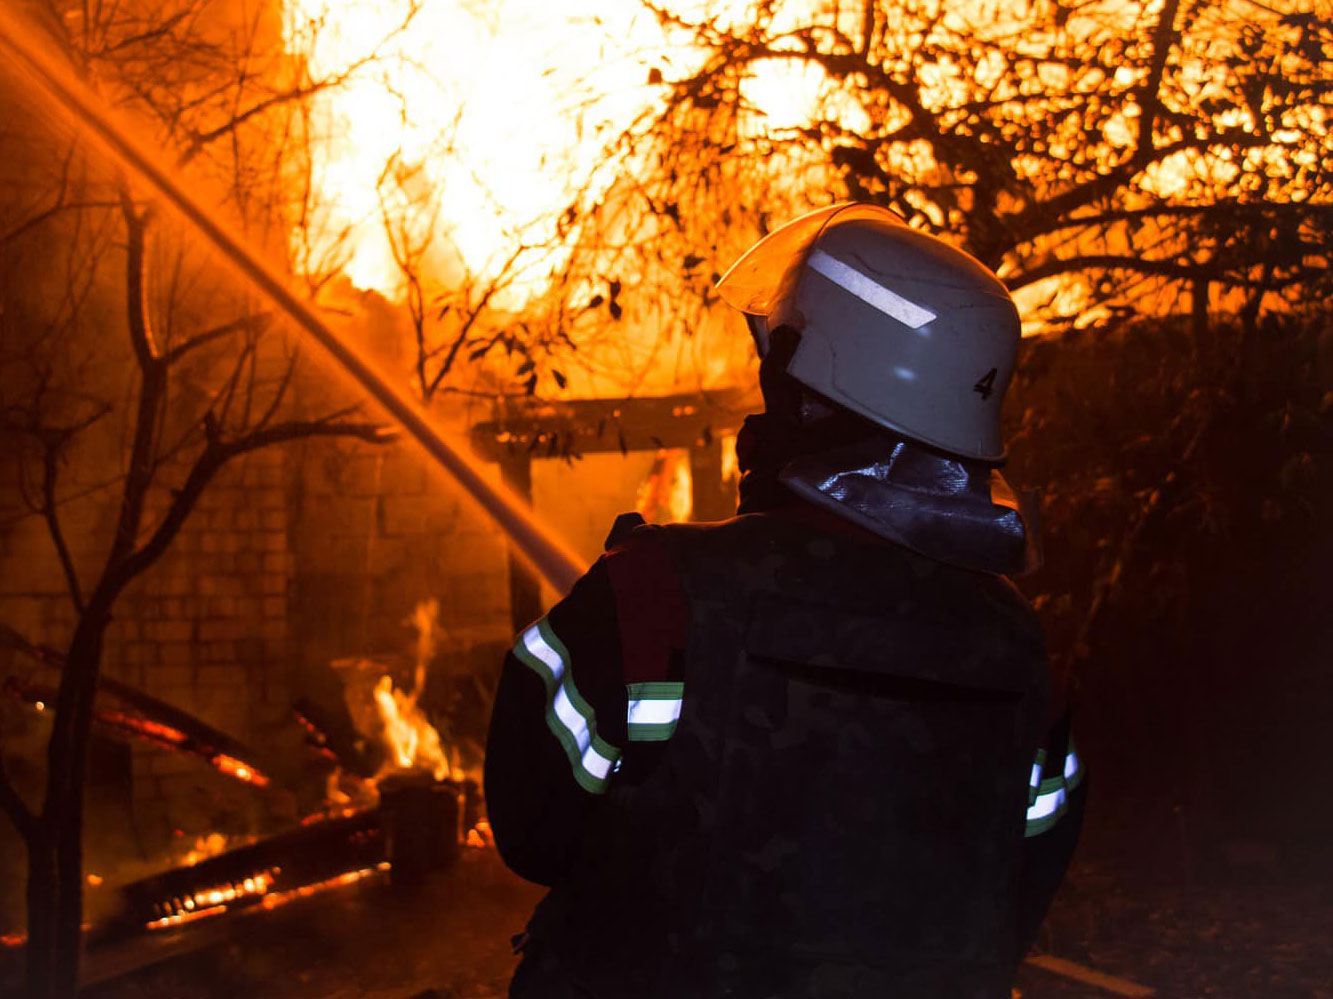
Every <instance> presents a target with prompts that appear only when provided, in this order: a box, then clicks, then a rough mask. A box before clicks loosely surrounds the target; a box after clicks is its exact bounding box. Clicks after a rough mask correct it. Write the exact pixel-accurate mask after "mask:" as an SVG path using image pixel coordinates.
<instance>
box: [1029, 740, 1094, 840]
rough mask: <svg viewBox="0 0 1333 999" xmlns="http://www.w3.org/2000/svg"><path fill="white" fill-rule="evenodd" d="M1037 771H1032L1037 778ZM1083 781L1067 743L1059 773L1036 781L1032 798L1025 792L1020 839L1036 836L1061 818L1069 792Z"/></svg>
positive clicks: (1072, 746) (1080, 768) (1074, 754)
mask: <svg viewBox="0 0 1333 999" xmlns="http://www.w3.org/2000/svg"><path fill="white" fill-rule="evenodd" d="M1039 774H1040V770H1039V769H1036V768H1034V775H1039ZM1082 780H1083V762H1082V761H1081V760H1080V759H1079V758H1078V753H1077V752H1075V750H1074V742H1073V740H1072V739H1071V740H1070V742H1069V751H1068V752H1067V753H1065V760H1064V767H1063V769H1062V772H1061V773H1060V774H1059V775H1057V776H1055V777H1048V778H1046V780H1043V781H1040V782H1039V783H1038V785H1037V787H1036V795H1035V797H1034V796H1033V793H1032V789H1031V788H1029V790H1028V801H1029V804H1028V812H1027V825H1026V826H1025V828H1024V830H1023V835H1024V836H1040V835H1041V834H1042V833H1044V832H1045V831H1046V830H1047V829H1050V828H1051V826H1053V825H1055V824H1056V823H1057V822H1059V821H1060V816H1062V815H1064V813H1065V810H1066V809H1067V808H1068V807H1069V792H1071V791H1073V790H1074V788H1076V787H1078V785H1079V782H1080V781H1082Z"/></svg>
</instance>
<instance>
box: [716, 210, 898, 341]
mask: <svg viewBox="0 0 1333 999" xmlns="http://www.w3.org/2000/svg"><path fill="white" fill-rule="evenodd" d="M835 219H836V221H837V222H838V223H842V222H849V221H853V220H857V219H878V220H881V221H884V220H889V221H892V222H896V223H897V224H899V225H903V224H905V223H904V222H903V220H902V218H901V217H900V216H899V215H898V214H897V213H896V212H893V211H890V210H889V209H887V208H881V207H880V206H878V205H862V204H847V203H845V202H844V203H842V204H837V205H829V206H828V207H827V208H820V209H817V210H816V211H813V212H810V213H808V214H806V215H802V216H801V217H800V218H798V219H794V220H793V221H791V222H788V223H787V224H786V225H784V226H781V227H780V228H777V229H774V230H773V231H772V232H771V233H769V234H768V235H767V236H765V237H764V238H763V239H761V240H760V241H759V242H758V243H755V245H754V246H752V247H750V249H748V250H746V251H745V253H744V254H742V255H741V257H740V259H739V260H737V261H736V262H735V263H734V264H732V265H731V267H730V268H729V269H728V270H727V273H726V274H724V275H722V280H720V281H719V282H718V283H717V293H718V295H719V296H720V297H721V299H722V301H724V302H726V303H727V304H728V305H730V306H731V307H732V308H734V309H739V310H740V311H741V312H744V313H746V314H747V315H752V316H767V315H770V314H772V312H773V311H774V309H775V308H776V307H777V306H778V304H779V303H780V302H782V300H783V299H784V298H786V297H787V295H788V294H790V292H791V290H792V287H793V286H794V285H795V284H796V282H797V280H798V279H799V278H800V276H801V268H802V266H803V265H804V263H805V259H806V257H807V256H808V255H809V253H810V249H811V248H812V247H813V246H814V244H815V243H816V241H818V239H819V237H820V235H821V234H822V233H823V231H824V229H825V227H826V226H828V225H830V224H831V223H833V222H834V221H835Z"/></svg>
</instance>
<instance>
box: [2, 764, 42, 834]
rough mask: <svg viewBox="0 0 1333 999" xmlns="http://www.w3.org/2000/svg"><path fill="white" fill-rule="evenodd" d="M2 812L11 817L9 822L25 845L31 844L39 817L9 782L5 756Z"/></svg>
mask: <svg viewBox="0 0 1333 999" xmlns="http://www.w3.org/2000/svg"><path fill="white" fill-rule="evenodd" d="M0 811H3V812H4V813H5V815H7V816H8V817H9V821H10V822H12V823H14V828H15V829H17V830H18V832H19V835H20V836H22V837H23V841H24V843H27V844H31V843H32V840H33V837H34V836H35V835H36V834H37V816H36V815H34V814H33V813H32V812H31V811H30V810H29V808H28V806H27V805H26V804H25V803H24V801H23V799H22V798H21V797H19V793H18V791H16V790H14V785H13V784H11V783H10V782H9V774H8V772H6V770H5V758H4V755H3V754H0Z"/></svg>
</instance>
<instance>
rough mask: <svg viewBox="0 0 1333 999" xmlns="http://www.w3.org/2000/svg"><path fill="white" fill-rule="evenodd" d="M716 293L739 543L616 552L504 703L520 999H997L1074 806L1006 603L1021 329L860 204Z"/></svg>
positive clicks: (709, 527) (667, 532) (1021, 612)
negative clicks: (735, 407)
mask: <svg viewBox="0 0 1333 999" xmlns="http://www.w3.org/2000/svg"><path fill="white" fill-rule="evenodd" d="M718 291H719V293H720V295H721V296H722V298H723V299H724V300H726V301H727V302H728V303H730V304H731V305H733V306H735V307H736V308H738V309H739V310H740V311H741V312H743V313H744V314H745V316H746V318H747V321H748V323H749V325H750V329H751V332H752V334H753V336H754V339H755V342H756V345H757V347H758V350H759V353H760V355H761V358H762V360H761V363H760V385H761V388H762V391H763V396H764V401H765V411H764V412H763V413H762V414H760V415H758V416H753V417H750V418H749V419H748V420H747V421H746V423H745V426H744V427H743V429H742V431H741V433H740V435H739V437H738V440H737V453H738V459H739V462H740V465H741V468H742V471H743V476H742V479H741V484H740V498H741V502H740V509H739V515H738V516H737V517H735V518H734V519H732V520H728V521H725V522H722V523H717V524H690V525H670V526H662V527H652V526H641V527H638V528H637V529H635V530H633V531H632V532H629V533H628V534H625V533H624V532H620V534H621V535H622V536H620V537H615V538H613V539H612V542H609V550H608V551H607V553H606V554H605V555H604V556H603V557H602V558H601V559H600V560H599V561H598V562H597V563H596V564H595V565H594V566H593V567H592V568H591V569H590V570H589V571H588V573H587V574H586V575H585V576H584V577H583V578H582V579H581V580H580V581H579V582H578V583H577V584H576V585H575V586H574V588H573V589H572V590H571V592H570V593H569V595H568V596H567V597H565V598H564V599H563V600H561V601H560V602H559V603H558V604H556V606H555V607H553V608H552V609H551V611H550V613H549V614H547V615H546V616H545V617H543V618H542V619H541V620H539V621H538V622H536V623H535V624H534V625H532V627H531V628H529V629H528V630H526V631H525V632H524V633H523V634H522V635H520V636H519V637H518V639H517V641H516V643H515V645H514V648H513V651H512V653H511V654H510V655H509V657H508V658H507V660H506V663H505V667H504V670H503V673H502V676H501V679H500V684H499V688H498V691H497V695H496V700H495V707H494V714H493V717H492V721H491V729H490V736H489V739H488V746H487V753H486V797H487V802H488V808H489V815H490V821H491V824H492V826H493V829H494V832H495V838H496V843H497V846H498V847H499V850H500V853H501V855H502V857H503V858H504V860H505V862H506V863H507V864H508V865H509V866H510V867H511V868H512V869H513V870H514V871H516V872H517V873H518V874H519V875H521V876H522V877H524V878H527V879H529V880H531V881H535V882H538V883H540V884H544V885H549V886H550V891H549V892H548V894H547V896H546V897H545V898H544V899H543V901H542V902H541V904H540V905H539V906H538V907H537V910H536V912H535V913H534V914H533V916H532V919H531V920H530V922H529V924H528V928H527V931H526V932H525V933H524V934H521V935H520V936H519V937H517V938H515V941H516V945H517V948H518V949H519V950H520V951H521V952H522V955H523V957H522V961H521V962H520V965H519V968H518V970H517V972H516V973H515V977H514V980H513V982H512V984H511V987H510V996H511V997H516V999H534V997H542V999H547V997H574V996H580V997H595V999H619V997H625V999H631V997H632V999H645V997H664V999H666V997H670V999H680V997H702V999H711V997H736V999H767V997H775V999H777V997H781V999H788V997H792V999H795V997H801V999H806V997H809V999H814V997H819V999H837V997H847V999H854V997H855V999H859V997H903V999H955V997H956V999H964V997H966V999H1002V997H1003V999H1007V997H1008V996H1009V989H1010V983H1011V981H1012V979H1013V975H1014V971H1015V969H1016V967H1017V964H1018V962H1019V960H1020V959H1021V956H1022V954H1023V953H1024V951H1025V950H1026V947H1027V945H1028V944H1029V943H1030V941H1031V939H1032V936H1033V935H1034V933H1035V931H1036V928H1037V926H1038V924H1039V923H1040V921H1041V918H1042V914H1043V913H1044V911H1045V908H1046V906H1047V904H1048V903H1049V900H1050V897H1051V896H1052V894H1053V893H1054V891H1055V888H1056V886H1057V885H1058V884H1059V881H1060V879H1061V877H1062V876H1063V873H1064V869H1065V867H1066V866H1067V864H1068V861H1069V857H1070V854H1071V853H1072V850H1073V845H1074V841H1075V839H1076V837H1077V832H1078V823H1079V820H1080V818H1081V811H1082V805H1083V797H1084V794H1085V783H1084V781H1083V780H1082V777H1083V768H1082V764H1081V763H1080V761H1079V759H1078V756H1077V754H1076V753H1075V751H1074V748H1073V745H1072V743H1071V742H1070V740H1069V737H1068V721H1067V718H1066V717H1065V713H1064V710H1063V708H1062V707H1061V703H1060V698H1059V696H1058V693H1053V691H1052V687H1053V684H1052V683H1051V681H1050V678H1049V671H1048V665H1047V659H1046V654H1045V650H1044V643H1043V638H1042V634H1041V630H1040V627H1039V625H1038V623H1037V620H1036V617H1035V615H1034V613H1033V611H1032V609H1031V608H1030V607H1029V605H1028V604H1027V602H1026V601H1025V600H1024V599H1023V598H1022V597H1021V596H1019V594H1018V592H1017V591H1016V590H1015V589H1014V587H1013V586H1012V584H1011V583H1010V582H1009V581H1008V579H1007V578H1006V577H1007V576H1009V575H1013V574H1016V573H1020V572H1022V571H1024V569H1026V568H1027V567H1029V565H1030V563H1031V561H1032V558H1033V555H1032V552H1033V550H1034V546H1033V539H1032V538H1031V537H1030V531H1031V528H1030V526H1029V524H1030V519H1029V518H1028V517H1026V516H1025V514H1024V510H1023V509H1022V504H1020V503H1019V502H1018V501H1017V500H1016V499H1015V496H1014V493H1013V492H1012V491H1011V490H1010V488H1009V487H1008V485H1007V484H1006V483H1005V481H1004V479H1003V478H1002V477H1001V475H1000V473H999V471H998V470H997V467H998V465H999V464H1000V463H1002V462H1003V460H1004V457H1005V451H1004V446H1003V443H1002V441H1001V436H1000V422H999V421H1000V404H1001V401H1002V399H1003V397H1004V393H1005V388H1006V386H1007V384H1008V382H1009V379H1010V375H1011V373H1012V371H1013V366H1014V361H1015V356H1016V351H1017V345H1018V339H1019V318H1018V314H1017V311H1016V309H1015V306H1014V304H1013V302H1012V300H1011V299H1010V297H1009V295H1008V293H1007V292H1006V290H1005V288H1004V287H1003V285H1002V284H1001V283H1000V282H999V281H998V280H997V279H996V278H995V276H994V275H993V274H992V273H991V272H990V271H988V270H987V269H986V268H985V267H983V266H982V265H981V264H979V263H978V262H977V261H975V260H974V259H973V258H971V257H970V256H968V255H966V254H965V253H962V252H960V251H958V250H956V249H954V248H953V247H951V246H949V245H948V244H946V243H944V242H943V241H941V240H939V239H936V238H933V237H931V236H929V235H926V234H924V233H922V232H919V231H917V230H914V229H912V228H909V227H908V226H907V225H905V224H904V223H903V222H902V220H901V219H900V218H899V217H898V216H896V215H895V214H893V213H892V212H889V211H887V210H885V209H882V208H877V207H873V206H868V205H839V206H834V207H831V208H828V209H824V210H821V211H817V212H814V213H813V214H810V215H807V216H805V217H803V218H801V219H798V220H796V221H795V222H792V223H790V224H788V225H787V226H784V227H783V228H781V229H778V230H777V231H775V232H773V233H772V234H770V235H769V236H768V237H766V238H765V239H763V240H762V241H761V242H759V243H758V244H757V245H756V246H754V247H753V248H752V249H751V250H750V251H749V252H748V253H747V254H746V255H744V256H743V257H742V258H741V259H740V260H739V261H737V262H736V263H735V265H734V266H733V267H732V268H731V270H730V271H729V272H728V273H727V275H726V276H725V277H724V278H723V279H722V281H721V282H720V283H719V286H718Z"/></svg>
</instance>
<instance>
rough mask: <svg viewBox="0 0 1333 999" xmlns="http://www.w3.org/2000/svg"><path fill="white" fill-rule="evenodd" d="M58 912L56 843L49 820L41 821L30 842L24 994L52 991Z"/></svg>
mask: <svg viewBox="0 0 1333 999" xmlns="http://www.w3.org/2000/svg"><path fill="white" fill-rule="evenodd" d="M55 915H56V857H55V843H54V842H53V841H52V839H51V835H50V833H49V831H48V830H47V827H46V824H45V823H39V824H38V825H37V828H36V829H35V830H34V835H33V837H32V839H31V841H30V842H29V843H28V943H27V947H26V949H25V953H24V956H25V958H26V960H27V964H26V967H25V984H26V986H27V990H26V992H25V993H24V994H25V995H27V996H29V997H35V999H47V997H49V996H51V995H52V994H53V993H52V987H53V984H54V982H53V978H54V971H55V969H54V967H53V965H52V961H53V958H54V954H55V948H54V941H55Z"/></svg>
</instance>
